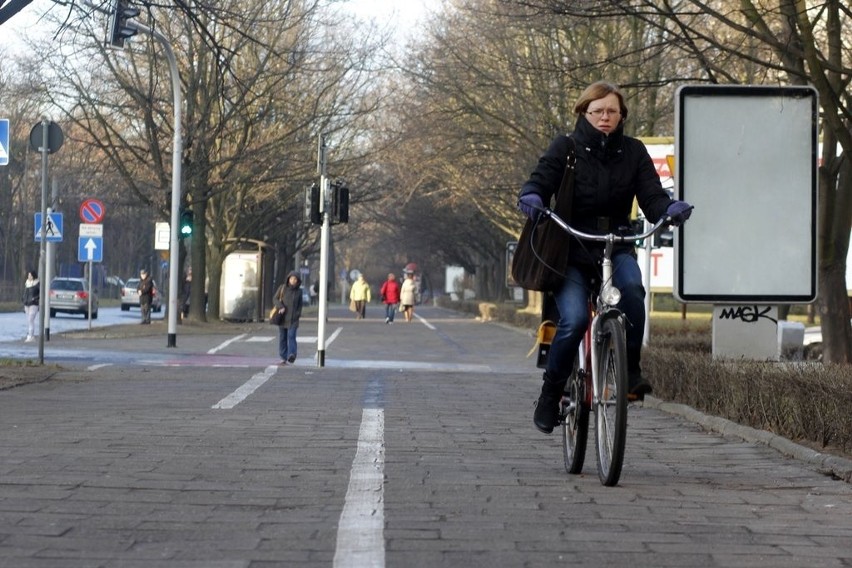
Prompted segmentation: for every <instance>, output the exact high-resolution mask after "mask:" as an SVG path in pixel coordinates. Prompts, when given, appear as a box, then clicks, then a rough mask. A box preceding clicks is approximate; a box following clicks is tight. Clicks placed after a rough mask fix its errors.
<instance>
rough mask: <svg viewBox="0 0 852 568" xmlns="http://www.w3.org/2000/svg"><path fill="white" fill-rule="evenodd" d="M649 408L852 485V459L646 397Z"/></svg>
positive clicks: (685, 407)
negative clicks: (769, 450) (758, 446)
mask: <svg viewBox="0 0 852 568" xmlns="http://www.w3.org/2000/svg"><path fill="white" fill-rule="evenodd" d="M645 405H646V406H648V407H649V408H655V409H658V410H661V411H663V412H666V413H668V414H673V415H676V416H681V417H683V418H686V419H687V420H689V421H691V422H694V423H696V424H698V425H699V426H701V427H702V428H704V429H706V430H710V431H713V432H718V433H719V434H722V435H730V436H736V437H738V438H741V439H743V440H745V441H747V442H755V443H760V444H764V445H766V446H769V447H770V448H772V449H774V450H776V451H778V452H780V453H781V454H783V455H785V456H788V457H791V458H793V459H796V460H800V461H803V462H805V463H808V464H810V465H813V466H815V467H816V468H817V469H818V470H819V471H820V472H822V473H825V474H828V475H831V476H833V477H836V478H837V479H840V480H842V481H845V482H846V483H852V460H849V459H846V458H842V457H839V456H834V455H829V454H824V453H821V452H818V451H816V450H812V449H811V448H808V447H805V446H802V445H799V444H796V443H795V442H792V441H790V440H788V439H787V438H784V437H782V436H779V435H777V434H773V433H772V432H767V431H766V430H758V429H756V428H752V427H750V426H743V425H742V424H737V423H736V422H732V421H730V420H727V419H725V418H720V417H718V416H709V415H707V414H704V413H703V412H699V411H697V410H695V409H694V408H692V407H690V406H687V405H685V404H678V403H674V402H665V401H662V400H659V399H657V398H654V397H652V396H647V397H645Z"/></svg>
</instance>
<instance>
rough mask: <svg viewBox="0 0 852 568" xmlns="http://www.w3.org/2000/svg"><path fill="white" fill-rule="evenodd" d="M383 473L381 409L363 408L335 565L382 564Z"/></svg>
mask: <svg viewBox="0 0 852 568" xmlns="http://www.w3.org/2000/svg"><path fill="white" fill-rule="evenodd" d="M384 477H385V415H384V410H383V409H381V408H365V409H364V411H363V412H362V414H361V431H360V433H359V434H358V449H357V450H356V452H355V459H354V460H353V461H352V469H351V470H350V473H349V488H348V489H347V490H346V501H345V502H344V504H343V511H342V512H341V513H340V521H339V522H338V524H337V548H336V550H335V553H334V567H335V568H344V567H345V568H349V567H353V568H354V567H358V568H360V567H367V566H370V567H374V568H382V567H383V566H384V565H385V536H384V529H385V509H384V504H385V495H384Z"/></svg>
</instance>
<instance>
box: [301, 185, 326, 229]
mask: <svg viewBox="0 0 852 568" xmlns="http://www.w3.org/2000/svg"><path fill="white" fill-rule="evenodd" d="M305 220H306V221H308V222H310V223H313V224H314V225H322V215H320V188H319V186H318V185H317V184H313V185H312V186H311V187H309V188H308V189H307V191H306V192H305Z"/></svg>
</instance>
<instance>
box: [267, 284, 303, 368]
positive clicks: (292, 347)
mask: <svg viewBox="0 0 852 568" xmlns="http://www.w3.org/2000/svg"><path fill="white" fill-rule="evenodd" d="M274 304H275V307H276V308H278V310H279V311H281V310H284V318H283V319H282V320H281V324H280V325H279V326H278V355H279V356H280V357H281V362H280V363H279V365H286V364H288V363H293V362H295V361H296V355H297V354H298V345H297V344H296V334H297V333H298V331H299V318H300V317H301V316H302V278H301V277H300V276H299V273H298V272H290V274H288V275H287V280H286V281H285V282H284V284H282V285H281V286H279V287H278V290H277V291H276V292H275V296H274Z"/></svg>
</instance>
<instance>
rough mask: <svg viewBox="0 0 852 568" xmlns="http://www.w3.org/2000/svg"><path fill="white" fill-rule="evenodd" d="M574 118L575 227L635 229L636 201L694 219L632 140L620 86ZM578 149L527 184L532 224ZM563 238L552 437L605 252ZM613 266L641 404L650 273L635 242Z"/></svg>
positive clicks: (590, 100)
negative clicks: (645, 276)
mask: <svg viewBox="0 0 852 568" xmlns="http://www.w3.org/2000/svg"><path fill="white" fill-rule="evenodd" d="M574 112H575V113H576V116H577V119H576V124H575V127H574V132H573V133H572V134H571V135H570V136H571V138H573V140H574V143H575V154H576V165H575V170H574V179H575V181H574V194H573V199H572V209H571V218H570V219H566V221H568V223H569V224H570V225H571V226H573V227H574V228H576V229H579V230H580V231H583V232H588V233H595V234H604V233H608V232H616V231H617V230H618V229H619V227H629V225H630V212H631V209H632V207H633V200H634V198H636V199H637V200H638V202H639V207H641V208H642V211H643V212H644V214H645V216H646V217H647V218H648V219H649V220H650V221H651V222H656V221H657V220H658V219H660V218H661V217H662V216H664V215H666V214H668V215H671V216H672V218H673V221H674V222H675V223H681V222H683V221H685V220H686V219H687V218H688V217H689V214H690V212H691V207H690V206H689V205H688V204H687V203H685V202H683V201H675V200H672V199H671V198H670V197H669V196H668V194H667V193H666V192H665V190H664V189H663V187H662V185H661V184H660V177H659V175H658V174H657V171H656V169H655V168H654V164H653V162H652V161H651V157H650V156H649V154H648V150H647V149H646V148H645V145H644V144H643V143H642V142H641V141H639V140H637V139H635V138H631V137H629V136H626V135H625V134H624V121H625V120H626V119H627V106H626V105H625V103H624V96H623V95H622V93H621V91H620V90H619V89H618V87H616V86H615V85H613V84H610V83H607V82H604V81H599V82H597V83H594V84H592V85H590V86H589V87H587V88H586V89H585V90H584V91H583V92H582V93H581V94H580V98H579V100H578V101H577V104H576V105H575V106H574ZM570 143H571V141H570V140H569V138H568V136H564V135H560V136H557V137H556V138H555V139H554V140H553V142H552V143H551V144H550V147H549V148H548V149H547V151H546V152H545V153H544V155H542V156H541V158H540V159H539V161H538V165H537V166H536V168H535V170H534V171H533V172H532V174H531V175H530V177H529V179H528V180H527V182H526V183H525V184H524V185H523V187H522V189H521V192H520V196H519V199H518V208H519V209H520V210H521V211H522V212H523V213H525V214H526V215H527V216H529V217H530V218H531V219H535V218H536V217H537V216H538V215H539V213H540V211H541V209H542V208H543V207H544V204H545V203H550V202H551V197H552V196H553V194H554V193H555V192H556V191H557V190H558V189H559V186H560V184H561V182H562V176H563V174H564V173H565V167H566V164H567V158H568V149H569V144H570ZM557 238H560V239H565V246H566V247H568V251H569V252H568V258H569V267H568V270H567V273H566V274H565V279H564V280H563V283H562V285H561V287H560V288H559V289H558V290H556V291H555V292H554V299H555V301H556V305H557V307H558V309H559V322H558V324H557V328H556V335H555V336H554V338H553V342H552V343H551V346H550V353H549V355H548V361H547V367H546V370H545V372H544V384H543V385H542V389H541V395H540V396H539V399H538V402H537V403H536V408H535V413H534V416H533V423H534V424H535V426H536V428H538V429H539V430H541V431H542V432H545V433H550V432H552V431H553V428H554V426H555V425H556V422H557V419H558V415H559V401H560V400H561V398H562V392H563V390H564V388H565V384H566V382H567V380H568V377H569V375H570V373H571V369H573V367H574V358H575V356H576V355H577V349H578V347H579V345H580V340H581V339H582V337H583V335H584V333H585V331H586V328H587V327H588V323H589V312H588V307H587V306H588V297H589V292H590V290H591V285H592V284H591V282H592V279H593V278H594V277H595V276H596V275H597V274H598V272H599V268H598V260H599V258H600V257H601V253H602V249H603V244H602V243H592V242H589V241H584V242H582V243H580V242H578V241H577V240H574V239H573V238H572V237H570V236H569V235H568V234H567V233H559V236H558V237H557ZM612 261H613V283H614V285H615V286H616V288H618V289H619V290H620V291H621V302H620V303H619V304H618V307H619V308H620V309H621V310H622V312H623V313H624V314H625V316H626V317H627V320H628V324H627V364H628V377H629V396H630V397H631V398H632V399H637V398H639V399H641V398H644V396H645V395H646V394H648V393H650V392H652V388H651V384H650V383H649V382H648V381H647V380H645V378H643V377H642V373H641V368H640V364H639V363H640V354H641V348H642V337H643V334H644V328H645V304H644V298H645V288H644V286H643V284H642V273H641V272H640V270H639V265H638V263H637V262H636V254H635V251H634V249H633V246H632V245H631V244H626V245H621V246H618V247H616V249H615V251H614V253H613V257H612Z"/></svg>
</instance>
